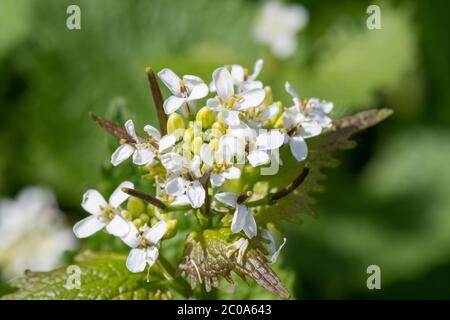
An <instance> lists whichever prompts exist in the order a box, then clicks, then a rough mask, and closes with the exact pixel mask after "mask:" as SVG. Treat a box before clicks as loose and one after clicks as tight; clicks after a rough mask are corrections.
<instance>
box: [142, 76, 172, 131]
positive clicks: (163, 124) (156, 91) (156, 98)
mask: <svg viewBox="0 0 450 320" xmlns="http://www.w3.org/2000/svg"><path fill="white" fill-rule="evenodd" d="M145 72H146V73H147V79H148V82H149V84H150V90H151V92H152V97H153V102H154V103H155V108H156V114H157V116H158V122H159V128H160V129H161V134H162V135H165V134H167V115H166V113H165V112H164V100H163V97H162V94H161V89H160V88H159V85H158V81H157V80H156V76H155V73H154V72H153V70H152V68H150V67H147V68H146V69H145Z"/></svg>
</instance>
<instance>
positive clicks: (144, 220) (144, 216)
mask: <svg viewBox="0 0 450 320" xmlns="http://www.w3.org/2000/svg"><path fill="white" fill-rule="evenodd" d="M139 219H140V220H141V221H142V223H143V224H146V223H149V221H150V217H149V216H148V214H145V213H143V214H141V215H140V216H139Z"/></svg>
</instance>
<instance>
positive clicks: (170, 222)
mask: <svg viewBox="0 0 450 320" xmlns="http://www.w3.org/2000/svg"><path fill="white" fill-rule="evenodd" d="M164 220H165V221H166V224H167V230H166V233H165V234H164V239H170V238H173V237H174V236H175V235H176V234H177V231H178V221H177V220H176V219H166V218H164Z"/></svg>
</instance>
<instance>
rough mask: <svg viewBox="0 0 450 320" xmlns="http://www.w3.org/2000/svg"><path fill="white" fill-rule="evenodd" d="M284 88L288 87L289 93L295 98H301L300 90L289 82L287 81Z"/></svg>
mask: <svg viewBox="0 0 450 320" xmlns="http://www.w3.org/2000/svg"><path fill="white" fill-rule="evenodd" d="M284 88H285V89H286V91H287V93H289V94H290V95H291V96H292V97H293V98H297V99H300V95H299V94H298V92H297V91H296V90H295V89H294V88H293V87H292V86H291V84H290V83H289V82H287V81H286V83H285V84H284Z"/></svg>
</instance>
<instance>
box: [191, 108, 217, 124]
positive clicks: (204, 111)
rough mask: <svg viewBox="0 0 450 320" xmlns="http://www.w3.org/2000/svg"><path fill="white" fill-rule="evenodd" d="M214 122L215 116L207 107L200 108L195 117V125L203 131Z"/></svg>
mask: <svg viewBox="0 0 450 320" xmlns="http://www.w3.org/2000/svg"><path fill="white" fill-rule="evenodd" d="M215 120H216V115H215V114H214V112H213V111H211V110H210V109H209V108H208V107H203V108H201V109H200V110H199V111H198V112H197V115H196V116H195V121H196V123H197V124H198V125H199V126H201V127H202V128H203V129H205V128H209V127H210V126H211V125H212V124H213V123H214V121H215Z"/></svg>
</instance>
